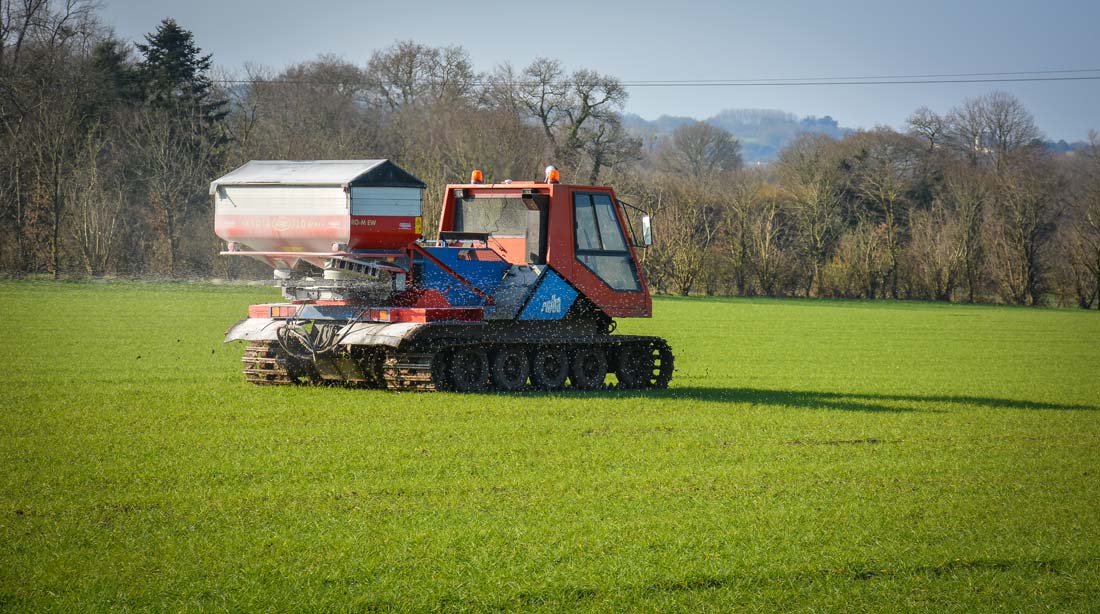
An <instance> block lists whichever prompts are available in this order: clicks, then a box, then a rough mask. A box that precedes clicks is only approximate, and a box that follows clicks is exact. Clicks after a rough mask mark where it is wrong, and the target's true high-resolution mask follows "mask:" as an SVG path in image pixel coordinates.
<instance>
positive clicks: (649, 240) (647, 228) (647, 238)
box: [642, 215, 653, 247]
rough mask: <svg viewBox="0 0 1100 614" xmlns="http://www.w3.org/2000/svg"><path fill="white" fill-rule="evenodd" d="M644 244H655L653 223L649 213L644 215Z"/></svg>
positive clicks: (647, 245)
mask: <svg viewBox="0 0 1100 614" xmlns="http://www.w3.org/2000/svg"><path fill="white" fill-rule="evenodd" d="M642 245H645V246H646V247H649V246H650V245H653V223H652V222H650V221H649V216H648V215H643V216H642Z"/></svg>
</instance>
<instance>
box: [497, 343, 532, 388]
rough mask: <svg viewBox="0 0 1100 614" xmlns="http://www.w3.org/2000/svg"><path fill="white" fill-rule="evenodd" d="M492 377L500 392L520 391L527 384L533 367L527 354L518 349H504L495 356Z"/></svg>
mask: <svg viewBox="0 0 1100 614" xmlns="http://www.w3.org/2000/svg"><path fill="white" fill-rule="evenodd" d="M492 363H493V364H492V368H491V370H490V371H491V375H492V378H493V385H494V386H496V387H497V388H498V389H500V390H507V391H515V390H520V389H522V388H523V386H524V385H525V384H526V383H527V376H528V375H530V374H531V367H530V365H529V364H528V361H527V352H524V351H523V350H522V349H520V348H516V347H504V348H501V349H499V350H497V351H496V353H494V354H493V360H492Z"/></svg>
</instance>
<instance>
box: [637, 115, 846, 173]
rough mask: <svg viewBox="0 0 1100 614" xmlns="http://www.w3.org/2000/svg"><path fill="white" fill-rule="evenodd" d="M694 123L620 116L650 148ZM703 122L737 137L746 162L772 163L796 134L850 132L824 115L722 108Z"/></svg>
mask: <svg viewBox="0 0 1100 614" xmlns="http://www.w3.org/2000/svg"><path fill="white" fill-rule="evenodd" d="M695 121H697V120H696V119H695V118H693V117H676V116H671V115H662V116H660V117H658V118H657V119H654V120H647V119H645V118H643V117H641V116H638V115H635V114H633V113H627V114H625V115H624V116H623V126H624V127H626V128H627V129H628V130H630V131H631V132H633V133H634V134H636V135H638V136H640V137H642V138H643V140H644V141H645V142H646V145H647V146H650V147H656V146H658V145H660V143H661V142H662V141H663V140H664V139H667V138H668V137H669V136H671V135H672V132H673V131H674V130H676V128H679V127H680V126H683V125H684V124H690V123H693V122H695ZM703 121H705V122H707V123H708V124H711V125H714V126H718V127H720V128H724V129H726V130H728V131H729V132H730V133H731V134H733V135H734V136H735V137H737V139H738V140H740V141H741V152H742V155H743V157H744V159H745V162H749V163H751V162H767V161H771V160H774V159H775V158H776V156H777V155H778V154H779V150H781V149H783V147H784V146H785V145H786V144H787V143H790V142H791V141H792V140H794V139H795V137H797V136H798V135H800V134H805V133H807V132H814V133H822V134H827V135H829V136H831V137H834V138H840V137H843V136H844V135H846V134H849V133H850V132H852V130H851V129H850V128H844V127H842V126H840V125H839V124H837V121H836V120H835V119H833V118H832V117H830V116H828V115H826V116H825V117H814V116H812V115H811V116H808V117H801V118H800V117H798V116H797V115H795V114H793V113H787V112H786V111H778V110H775V109H726V110H725V111H722V112H721V113H719V114H717V115H715V116H714V117H708V118H707V119H705V120H703Z"/></svg>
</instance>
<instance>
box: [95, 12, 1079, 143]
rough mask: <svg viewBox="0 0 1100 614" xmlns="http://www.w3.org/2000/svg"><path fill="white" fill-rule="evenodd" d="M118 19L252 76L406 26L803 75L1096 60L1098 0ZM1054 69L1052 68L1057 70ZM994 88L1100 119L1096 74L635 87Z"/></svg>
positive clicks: (703, 108) (1059, 121)
mask: <svg viewBox="0 0 1100 614" xmlns="http://www.w3.org/2000/svg"><path fill="white" fill-rule="evenodd" d="M101 7H102V8H101V11H100V13H101V15H102V17H103V19H104V21H105V22H106V23H107V24H108V25H111V26H112V27H113V28H114V30H115V33H116V34H117V35H118V36H119V37H121V38H123V39H125V40H130V41H137V40H141V38H142V36H143V35H144V34H145V33H147V32H150V31H152V30H154V29H155V28H156V25H157V24H158V23H159V22H160V20H162V19H164V18H166V17H172V18H174V19H175V20H176V21H177V22H178V23H179V24H180V25H181V26H182V27H184V28H186V29H188V30H190V31H192V32H193V33H194V35H195V40H196V43H197V44H198V45H199V47H201V48H202V49H203V51H204V52H206V53H212V54H213V56H214V64H215V66H216V67H217V68H218V69H219V70H222V71H228V72H230V73H235V74H237V75H240V74H242V73H243V68H244V67H245V65H246V64H253V65H259V66H265V67H268V68H271V69H275V70H278V69H281V68H284V67H286V66H288V65H290V64H294V63H297V62H302V61H306V60H310V59H314V58H316V57H317V56H318V55H321V54H335V55H337V56H340V57H342V58H344V59H346V60H348V61H350V62H353V63H356V64H360V65H365V64H366V62H367V60H368V59H369V57H370V54H371V52H372V51H374V50H376V49H381V48H384V47H387V46H389V45H392V44H393V43H394V42H396V41H399V40H407V39H411V40H415V41H417V42H419V43H423V44H427V45H432V46H443V45H452V44H453V45H461V46H462V47H464V48H465V49H466V50H467V51H468V52H469V54H470V57H471V59H472V60H473V63H474V66H475V67H476V68H477V69H478V70H484V71H487V70H490V69H492V68H493V67H494V66H495V65H497V64H501V63H504V62H511V63H512V64H513V65H514V66H516V67H523V66H525V65H526V64H528V63H529V62H530V61H531V60H533V59H534V58H536V57H540V56H541V57H550V58H555V59H558V60H560V61H561V62H562V63H563V64H564V65H565V66H566V67H567V68H568V69H570V70H574V69H578V68H589V69H593V70H596V71H598V72H601V73H606V74H610V75H613V76H615V77H618V78H619V79H621V80H622V81H624V82H632V81H647V80H659V81H668V80H692V79H727V80H746V79H749V80H751V79H800V78H832V77H863V76H880V75H925V74H957V73H989V72H1018V71H1052V70H1078V69H1096V72H1092V73H1090V75H1091V76H1100V35H1098V30H1097V27H1098V24H1100V0H1077V1H1065V0H1032V1H1017V0H1001V1H986V0H982V1H967V0H954V1H945V0H921V1H916V0H910V1H908V2H890V1H888V0H882V1H879V2H871V1H866V2H859V1H853V0H834V1H831V2H825V1H821V2H809V1H795V0H770V1H755V2H743V1H742V2H735V1H730V2H717V1H715V2H693V1H690V0H680V1H679V2H676V1H671V2H670V1H664V2H657V1H654V0H634V1H633V2H597V1H593V0H588V1H576V0H561V1H554V0H541V1H537V2H532V1H522V0H520V1H513V2H507V1H504V2H499V1H492V0H465V1H461V0H453V1H435V0H429V1H417V0H386V1H384V2H377V1H373V0H358V1H355V0H334V1H331V2H322V1H319V0H317V1H314V2H304V1H302V0H220V1H218V0H140V1H138V0H101ZM1050 76H1056V75H1050ZM994 89H1001V90H1004V91H1007V92H1010V93H1012V94H1014V95H1015V96H1016V97H1018V98H1019V99H1020V100H1021V101H1022V102H1023V103H1024V105H1025V106H1026V107H1027V108H1028V109H1029V110H1030V111H1031V112H1032V113H1033V114H1034V116H1035V119H1036V123H1037V124H1038V125H1039V127H1040V129H1042V130H1043V132H1044V133H1045V134H1046V136H1047V137H1048V138H1050V139H1052V140H1058V139H1066V140H1067V141H1074V140H1082V139H1084V138H1086V137H1087V135H1088V131H1089V130H1090V129H1096V130H1100V80H1090V81H1043V82H1026V83H950V84H909V85H829V86H797V85H795V86H779V85H771V86H761V87H660V88H658V87H631V88H630V89H629V94H630V99H629V101H628V102H627V105H626V109H625V110H626V111H627V112H631V113H637V114H638V115H641V116H643V117H645V118H647V119H654V118H656V117H657V116H659V115H681V116H690V117H696V118H700V119H702V118H706V117H709V116H712V115H714V114H716V113H718V112H719V111H721V110H723V109H727V108H768V109H780V110H783V111H788V112H791V113H795V114H797V115H800V116H801V115H816V116H823V115H831V116H832V117H833V118H835V119H836V120H838V121H839V122H840V124H841V125H843V126H848V127H863V128H870V127H874V126H876V125H887V126H892V127H895V128H901V127H903V126H904V123H905V118H906V117H907V116H908V115H909V114H910V113H912V112H913V110H915V109H916V108H917V107H920V106H927V107H929V108H931V109H932V110H934V111H937V112H946V111H948V110H950V109H951V108H952V107H953V106H956V105H958V104H960V103H961V102H963V101H964V100H965V99H966V98H968V97H973V96H978V95H981V94H984V93H987V92H989V91H992V90H994Z"/></svg>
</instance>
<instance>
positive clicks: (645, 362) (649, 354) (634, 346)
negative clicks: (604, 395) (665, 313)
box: [615, 339, 675, 388]
mask: <svg viewBox="0 0 1100 614" xmlns="http://www.w3.org/2000/svg"><path fill="white" fill-rule="evenodd" d="M618 362H619V364H618V365H617V367H616V369H615V375H616V376H617V377H618V378H619V386H621V387H623V388H668V384H669V382H670V381H672V371H673V368H674V362H675V359H674V358H673V356H672V349H671V348H670V347H668V343H666V342H665V340H664V339H654V340H652V341H643V342H640V343H629V344H624V345H623V346H622V347H621V348H620V349H619V361H618Z"/></svg>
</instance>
